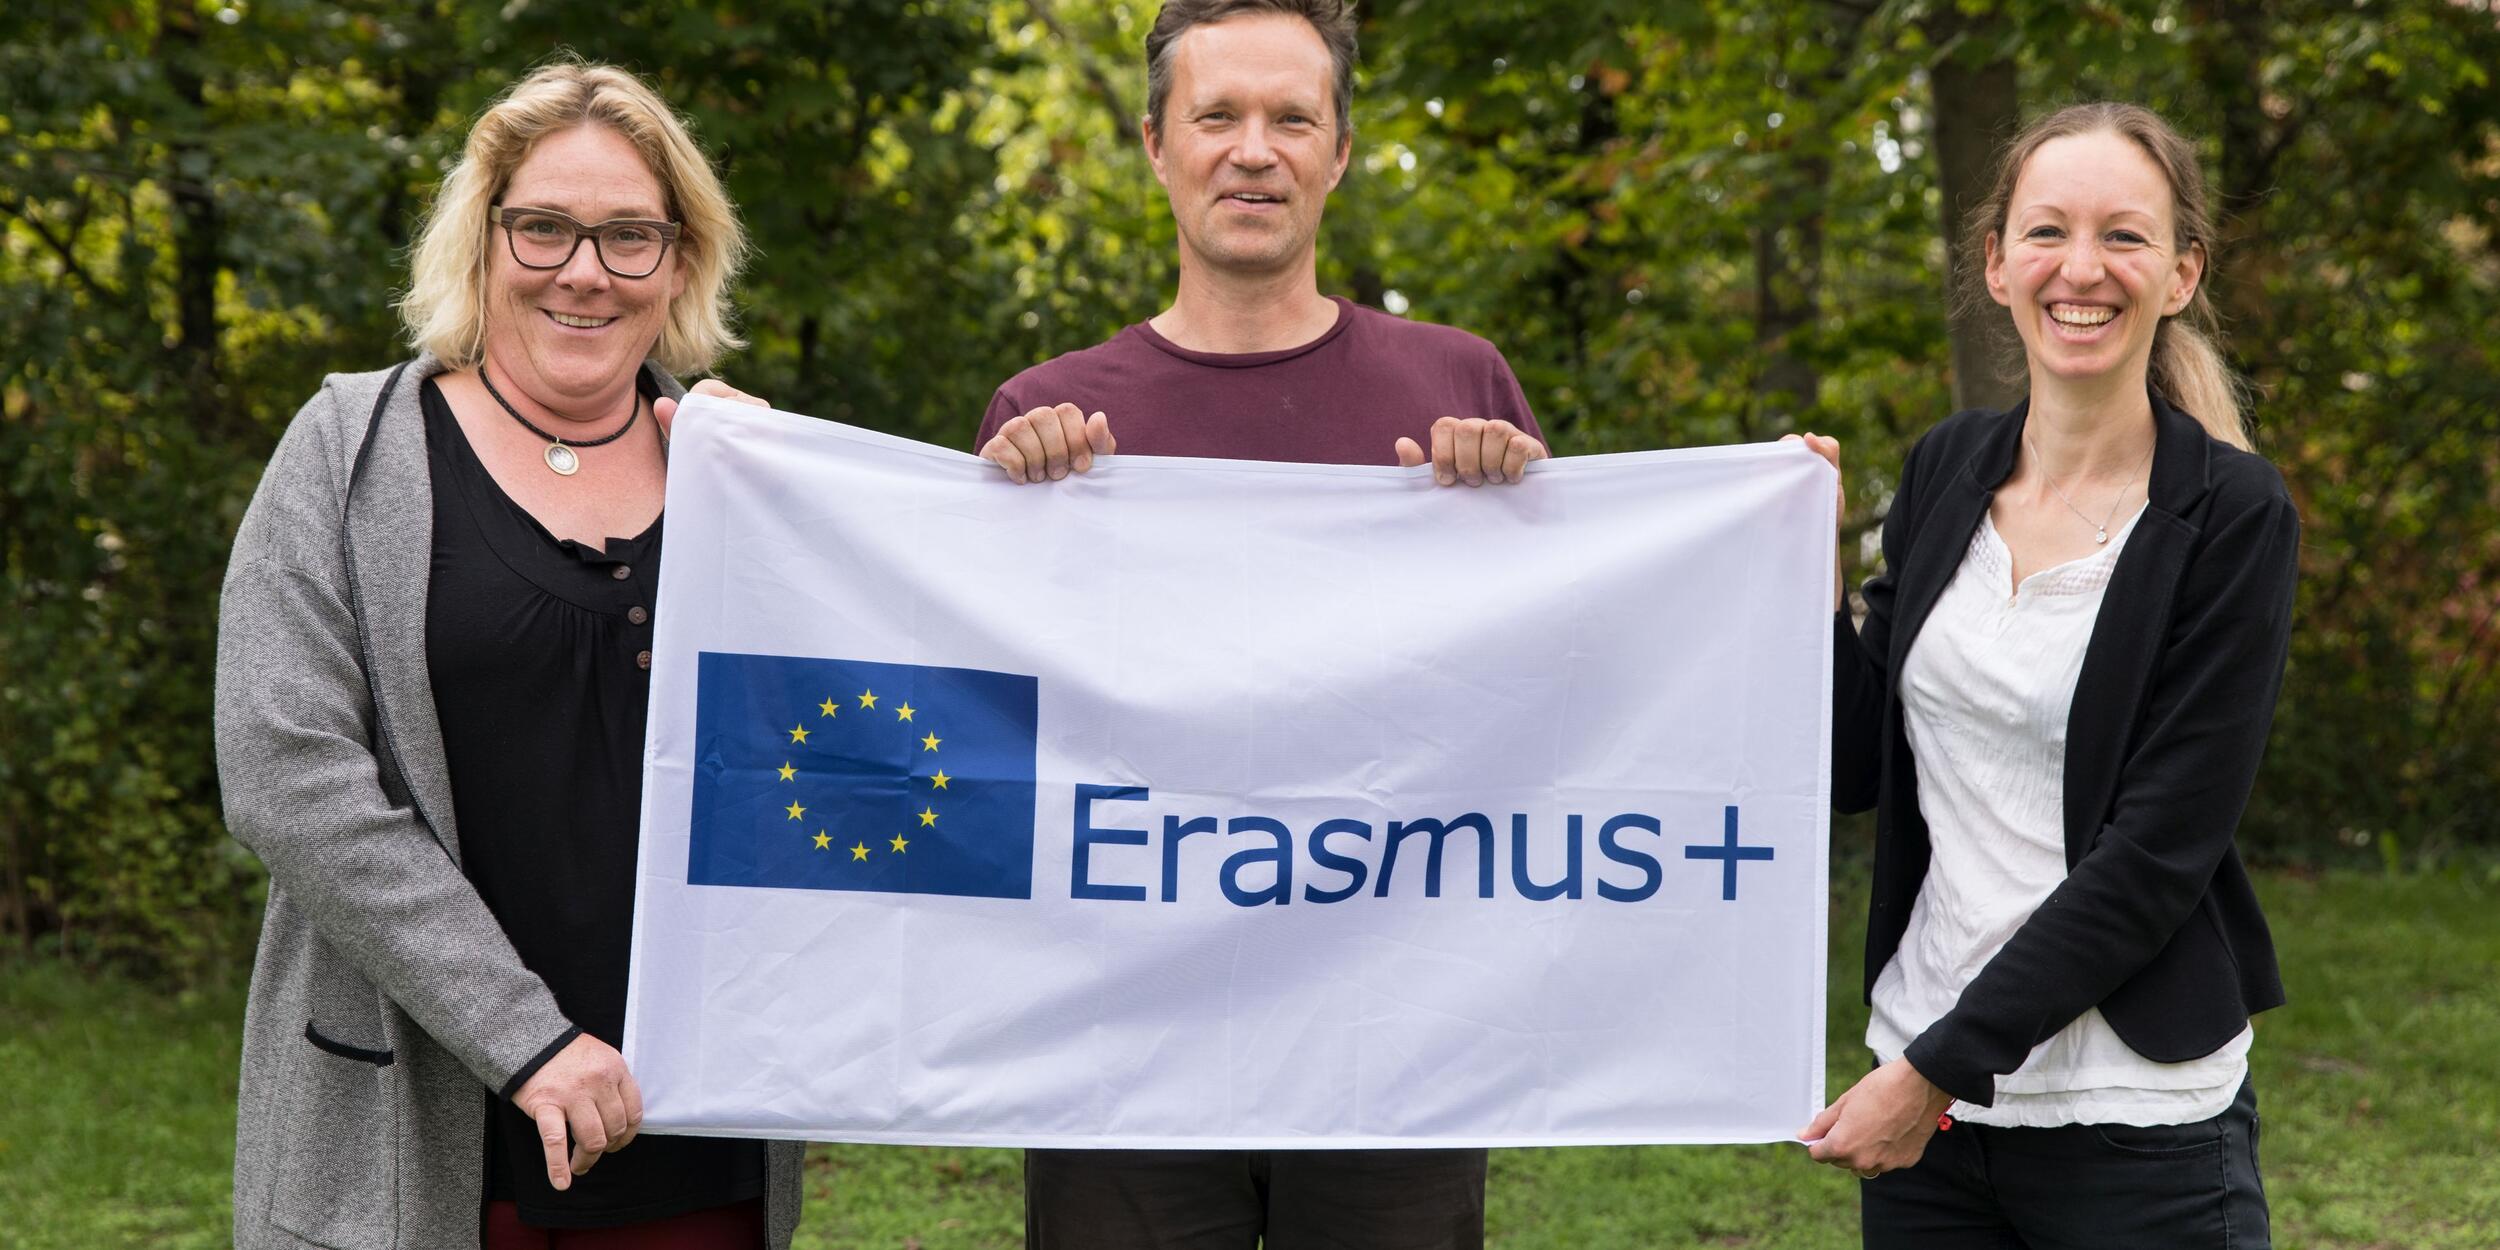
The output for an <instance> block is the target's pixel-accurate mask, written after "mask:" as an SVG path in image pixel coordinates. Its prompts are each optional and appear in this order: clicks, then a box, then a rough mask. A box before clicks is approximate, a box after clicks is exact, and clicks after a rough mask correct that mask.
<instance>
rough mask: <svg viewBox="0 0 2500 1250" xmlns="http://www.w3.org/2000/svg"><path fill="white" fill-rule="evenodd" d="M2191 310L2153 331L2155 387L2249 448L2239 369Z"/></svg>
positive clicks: (2211, 430)
mask: <svg viewBox="0 0 2500 1250" xmlns="http://www.w3.org/2000/svg"><path fill="white" fill-rule="evenodd" d="M2189 315H2190V314H2181V315H2180V316H2178V317H2173V318H2171V319H2170V320H2168V321H2164V322H2163V323H2162V325H2161V329H2159V330H2157V331H2155V332H2154V336H2153V367H2152V377H2151V379H2150V380H2151V382H2152V384H2153V389H2154V390H2156V391H2159V392H2161V395H2162V398H2164V399H2167V400H2169V401H2170V402H2171V403H2172V404H2175V405H2177V406H2178V408H2179V410H2180V411H2181V412H2184V413H2187V414H2188V415H2189V416H2192V417H2194V418H2196V419H2197V420H2198V421H2199V422H2202V423H2203V424H2204V426H2205V432H2206V433H2208V434H2211V435H2213V436H2214V437H2215V438H2218V439H2220V440H2222V441H2223V442H2226V443H2229V444H2230V445H2232V446H2233V447H2237V448H2239V449H2240V450H2241V451H2247V450H2249V444H2248V425H2247V423H2246V422H2245V421H2244V420H2242V418H2241V413H2240V408H2241V402H2242V398H2243V396H2244V394H2245V390H2244V387H2243V385H2242V383H2241V382H2240V379H2239V375H2238V374H2235V373H2233V372H2231V365H2230V362H2228V361H2225V360H2224V359H2223V358H2222V351H2221V349H2219V348H2217V347H2215V346H2214V341H2213V340H2212V339H2211V338H2209V337H2207V336H2206V334H2205V331H2204V330H2203V329H2202V328H2201V327H2199V326H2197V325H2195V324H2194V323H2193V322H2191V321H2189V320H2188V319H2187V318H2188V316H2189Z"/></svg>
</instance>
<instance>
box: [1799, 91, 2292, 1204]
mask: <svg viewBox="0 0 2500 1250" xmlns="http://www.w3.org/2000/svg"><path fill="white" fill-rule="evenodd" d="M1973 236H1974V237H1973V240H1972V245H1971V247H1970V249H1969V250H1970V252H1971V253H1972V257H1973V259H1974V260H1975V261H1976V262H1978V265H1977V267H1978V269H1979V271H1980V272H1981V273H1982V274H1983V275H1984V278H1985V282H1986V287H1987V294H1988V296H1989V297H1990V298H1992V299H1993V300H1994V301H1995V302H1996V303H1998V304H2001V305H2003V306H2004V307H2005V309H2006V310H2007V313H2008V314H2009V315H2010V316H2011V317H2012V319H2013V323H2014V328H2015V330H2016V332H2017V333H2018V335H2019V336H2020V338H2021V340H2022V344H2023V351H2024V363H2025V366H2026V370H2027V372H2028V375H2029V378H2030V383H2031V391H2030V395H2029V398H2028V399H2027V400H2026V401H2025V402H2023V403H2021V404H2017V405H2016V406H2015V407H2014V408H2012V409H2011V410H2009V411H2006V412H1968V413H1963V414H1961V415H1959V416H1956V417H1954V418H1952V419H1951V420H1949V421H1946V422H1944V423H1943V424H1941V425H1939V426H1937V427H1936V428H1935V429H1933V430H1931V431H1929V432H1928V433H1927V435H1926V436H1925V437H1923V438H1921V439H1920V440H1919V443H1918V445H1917V446H1916V447H1914V448H1912V449H1911V451H1910V455H1909V460H1908V462H1907V463H1906V464H1905V465H1903V466H1902V470H1901V474H1900V479H1899V480H1900V485H1899V489H1898V492H1897V493H1896V495H1895V497H1894V500H1893V503H1892V506H1891V509H1890V511H1889V512H1888V514H1887V515H1886V517H1885V522H1884V572H1883V574H1882V575H1881V576H1879V577H1877V578H1875V579H1874V580H1872V581H1870V582H1868V583H1867V585H1866V591H1865V595H1866V605H1867V617H1866V620H1865V623H1864V624H1863V625H1862V626H1858V627H1856V628H1854V629H1853V628H1852V626H1851V623H1850V620H1849V617H1848V614H1847V613H1845V612H1844V613H1841V614H1839V616H1838V620H1837V638H1836V653H1835V662H1834V665H1833V671H1834V678H1833V686H1834V692H1833V697H1834V712H1835V715H1834V721H1835V728H1834V741H1833V791H1834V794H1835V796H1836V802H1837V803H1838V804H1839V805H1840V806H1841V807H1843V808H1844V809H1851V810H1862V809H1864V808H1867V807H1873V808H1874V809H1875V811H1876V813H1877V834H1876V839H1877V841H1876V851H1875V878H1874V883H1873V899H1872V906H1871V911H1870V913H1869V915H1868V918H1867V943H1866V984H1867V993H1868V1001H1869V1003H1870V1004H1871V1005H1872V1007H1873V1013H1872V1021H1871V1023H1870V1024H1869V1026H1868V1028H1867V1044H1868V1047H1869V1049H1871V1050H1873V1051H1874V1052H1875V1059H1876V1064H1877V1066H1876V1068H1875V1070H1874V1071H1873V1072H1871V1073H1869V1074H1868V1075H1867V1076H1866V1077H1865V1078H1864V1079H1862V1080H1860V1081H1859V1082H1858V1083H1857V1084H1856V1085H1854V1086H1852V1087H1851V1088H1850V1089H1849V1090H1848V1092H1846V1093H1844V1094H1842V1095H1841V1096H1840V1097H1839V1098H1838V1099H1837V1100H1835V1101H1834V1102H1833V1103H1832V1105H1831V1106H1830V1107H1829V1108H1827V1109H1825V1110H1824V1111H1823V1113H1822V1114H1820V1115H1819V1116H1817V1117H1815V1119H1814V1121H1813V1123H1812V1124H1810V1125H1808V1126H1807V1127H1806V1129H1805V1130H1804V1131H1803V1132H1802V1133H1801V1134H1800V1136H1801V1137H1803V1138H1805V1139H1807V1140H1809V1141H1810V1142H1812V1143H1813V1145H1812V1147H1811V1153H1812V1155H1813V1157H1814V1158H1815V1159H1817V1160H1819V1161H1821V1162H1825V1163H1830V1164H1834V1165H1837V1166H1840V1167H1844V1168H1847V1169H1849V1170H1850V1171H1852V1172H1854V1173H1856V1174H1857V1175H1858V1176H1859V1177H1860V1178H1862V1181H1863V1183H1862V1185H1861V1187H1860V1192H1861V1201H1862V1210H1863V1213H1864V1238H1865V1244H1866V1245H1868V1246H1869V1247H1920V1248H1922V1250H1958V1248H1964V1247H1967V1248H1970V1250H1979V1248H1981V1247H1985V1248H1987V1250H1999V1248H2002V1247H2030V1248H2033V1250H2048V1248H2051V1247H2076V1248H2078V1250H2080V1248H2081V1247H2100V1246H2148V1247H2149V1246H2162V1247H2167V1246H2179V1247H2187V1246H2200V1247H2201V1246H2225V1245H2227V1246H2233V1247H2241V1248H2247V1247H2262V1246H2265V1245H2267V1244H2269V1235H2268V1219H2267V1209H2266V1198H2265V1190H2264V1186H2263V1185H2262V1183H2261V1182H2260V1180H2259V1175H2258V1170H2257V1158H2256V1153H2257V1104H2256V1093H2255V1091H2254V1089H2253V1088H2252V1087H2251V1086H2250V1085H2249V1082H2248V1048H2249V1044H2250V1042H2251V1039H2252V1032H2251V1028H2250V1024H2249V1018H2250V1017H2251V1016H2252V1015H2254V1014H2256V1013H2258V1012H2261V1011H2264V1010H2266V1009H2267V1008H2270V1007H2274V1006H2278V1005H2280V1004H2281V1003H2282V1001H2283V986H2282V981H2281V979H2280V976H2279V975H2278V973H2277V972H2276V968H2275V960H2274V947H2273V943H2272V941H2271V939H2270V938H2269V937H2268V935H2267V930H2266V921H2265V917H2264V915H2263V914H2262V913H2261V912H2260V911H2259V910H2258V906H2257V897H2256V894H2255V892H2254V891H2253V890H2252V889H2251V888H2250V886H2249V880H2248V874H2247V872H2246V871H2245V870H2244V869H2243V868H2242V867H2241V865H2240V860H2239V856H2238V853H2237V851H2236V849H2235V848H2234V846H2233V841H2232V839H2233V833H2234V832H2235V830H2236V829H2237V827H2238V825H2239V820H2240V814H2241V811H2242V809H2243V807H2244V806H2245V805H2246V803H2247V800H2248V794H2249V789H2250V787H2251V785H2252V784H2253V782H2254V780H2255V778H2256V774H2257V764H2258V760H2259V758H2260V757H2261V756H2262V754H2263V753H2264V750H2265V743H2266V736H2267V730H2268V728H2269V726H2270V725H2271V724H2272V721H2273V717H2274V702H2275V695H2276V693H2277V691H2278V690H2279V688H2280V686H2281V683H2282V676H2283V658H2284V653H2285V649H2286V647H2287V645H2288V642H2289V639H2290V636H2291V616H2292V589H2293V581H2294V577H2295V574H2296V571H2297V548H2298V544H2299V537H2300V522H2299V517H2298V514H2297V513H2296V512H2295V511H2294V509H2293V506H2292V501H2291V498H2290V496H2289V495H2288V494H2287V493H2286V491H2285V490H2284V487H2283V481H2282V479H2281V478H2280V477H2279V476H2278V475H2277V474H2276V473H2275V470H2274V468H2273V466H2271V465H2269V464H2267V463H2266V462H2265V461H2264V460H2263V459H2261V458H2259V457H2258V456H2256V455H2253V454H2251V453H2250V452H2249V450H2248V438H2247V436H2246V435H2245V434H2244V433H2243V432H2242V430H2241V423H2240V413H2239V395H2238V391H2237V388H2236V387H2235V385H2234V384H2233V381H2232V379H2231V376H2230V374H2229V372H2228V371H2227V370H2226V369H2225V368H2224V366H2223V364H2222V361H2221V358H2220V356H2219V355H2218V354H2217V353H2216V352H2215V350H2214V348H2213V345H2212V342H2211V340H2210V339H2209V338H2208V337H2207V333H2208V329H2209V327H2210V324H2211V312H2210V310H2209V308H2208V307H2207V305H2206V302H2205V296H2204V283H2205V281H2206V279H2207V277H2208V273H2207V268H2208V265H2209V263H2210V259H2211V257H2210V249H2211V243H2212V240H2213V238H2214V231H2213V227H2212V221H2211V217H2210V214H2209V212H2208V210H2207V206H2206V196H2205V190H2204V180H2203V177H2202V175H2201V174H2200V173H2199V171H2198V168H2197V162H2196V154H2195V149H2194V148H2193V147H2192V146H2190V145H2189V144H2188V143H2187V141H2186V140H2184V139H2183V138H2181V137H2180V136H2179V134H2178V133H2177V132H2176V131H2174V130H2173V129H2171V127H2170V126H2169V125H2168V124H2167V123H2165V122H2164V121H2163V120H2162V119H2161V118H2159V117H2157V116H2155V115H2154V114H2153V113H2151V112H2149V111H2147V110H2145V109H2142V108H2138V107H2135V106H2133V105H2126V104H2087V105H2078V106H2075V107H2073V108H2067V109H2063V110H2060V111H2058V112H2056V113H2053V114H2051V115H2049V116H2047V117H2044V118H2042V119H2040V120H2039V121H2037V122H2035V123H2033V124H2032V125H2031V126H2030V127H2029V128H2028V129H2026V130H2025V131H2024V132H2023V133H2022V134H2021V135H2019V136H2018V137H2017V138H2016V139H2015V140H2014V142H2013V144H2012V145H2011V146H2010V147H2009V149H2008V150H2007V152H2006V153H2005V156H2004V159H2003V162H2002V165H2001V168H2000V173H1999V175H1998V177H1997V179H1996V184H1995V190H1994V192H1993V194H1992V195H1991V197H1990V198H1989V199H1988V201H1987V202H1986V203H1985V204H1984V205H1983V206H1982V208H1981V210H1980V213H1979V215H1978V218H1977V220H1976V223H1975V227H1974V231H1973ZM1807 442H1808V443H1809V444H1810V445H1811V446H1813V447H1814V449H1815V450H1817V451H1819V452H1821V453H1822V454H1824V455H1826V456H1829V457H1831V458H1832V460H1833V461H1834V463H1838V460H1839V447H1838V445H1837V444H1836V443H1834V442H1833V441H1832V440H1830V439H1828V438H1820V437H1816V436H1812V435H1809V436H1807Z"/></svg>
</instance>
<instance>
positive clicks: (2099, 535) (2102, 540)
mask: <svg viewBox="0 0 2500 1250" xmlns="http://www.w3.org/2000/svg"><path fill="white" fill-rule="evenodd" d="M557 472H559V473H561V472H563V470H561V469H559V470H557ZM2092 541H2093V542H2096V543H2099V544H2101V545H2102V546H2104V547H2106V546H2108V545H2109V531H2108V530H2095V531H2094V532H2093V534H2092Z"/></svg>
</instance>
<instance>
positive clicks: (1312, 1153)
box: [1024, 1150, 1485, 1250]
mask: <svg viewBox="0 0 2500 1250" xmlns="http://www.w3.org/2000/svg"><path fill="white" fill-rule="evenodd" d="M1484 1165H1485V1153H1484V1152H1483V1151H1481V1150H1275V1151H1244V1150H1028V1151H1026V1152H1024V1244H1025V1246H1026V1247H1027V1250H1251V1248H1252V1247H1255V1246H1258V1245H1260V1244H1261V1242H1262V1239H1264V1242H1265V1245H1266V1247H1267V1250H1481V1247H1482V1246H1483V1245H1484Z"/></svg>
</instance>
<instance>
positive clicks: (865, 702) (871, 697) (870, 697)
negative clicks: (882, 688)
mask: <svg viewBox="0 0 2500 1250" xmlns="http://www.w3.org/2000/svg"><path fill="white" fill-rule="evenodd" d="M859 705H860V706H861V707H875V706H877V694H876V692H875V691H873V690H862V691H860V692H859Z"/></svg>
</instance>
